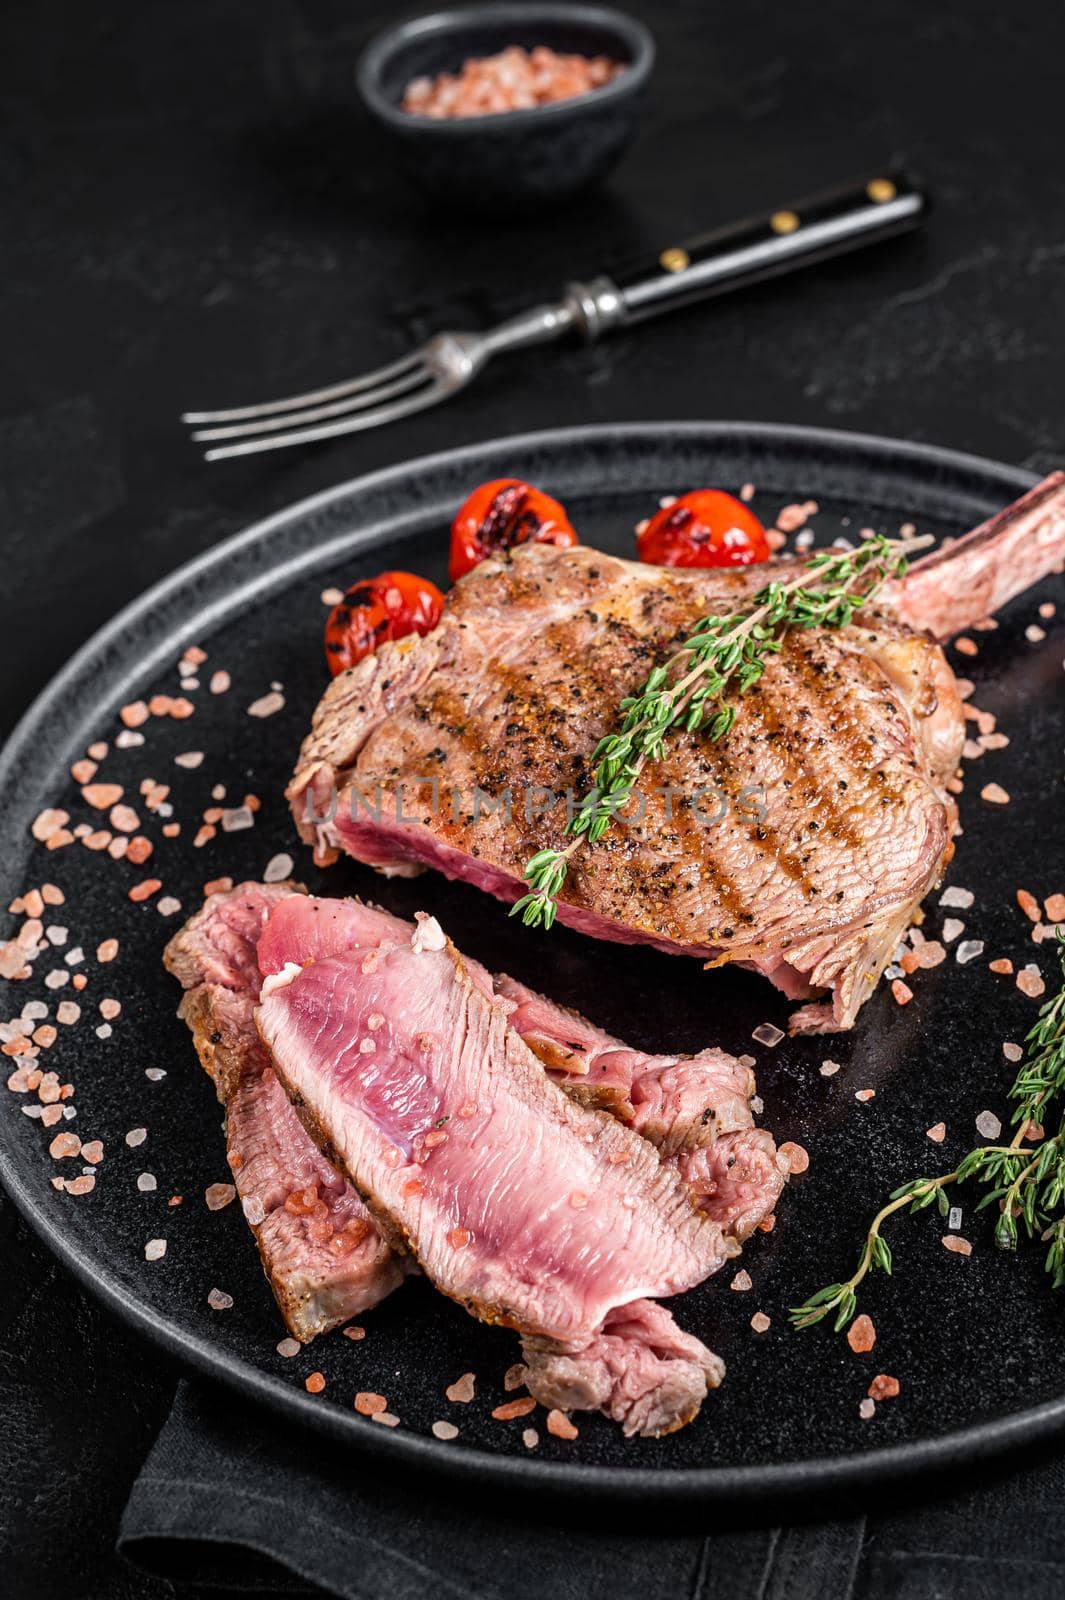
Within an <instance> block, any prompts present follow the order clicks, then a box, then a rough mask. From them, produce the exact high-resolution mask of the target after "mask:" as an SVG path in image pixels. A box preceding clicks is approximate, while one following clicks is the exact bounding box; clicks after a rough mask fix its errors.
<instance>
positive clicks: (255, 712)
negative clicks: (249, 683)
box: [248, 689, 285, 717]
mask: <svg viewBox="0 0 1065 1600" xmlns="http://www.w3.org/2000/svg"><path fill="white" fill-rule="evenodd" d="M284 704H285V697H284V695H283V694H279V693H278V691H277V690H276V689H272V690H271V691H270V693H269V694H264V695H260V697H259V699H258V700H253V701H252V703H251V705H250V706H249V707H248V715H249V717H272V716H274V715H275V713H276V712H278V711H281V710H283V708H284Z"/></svg>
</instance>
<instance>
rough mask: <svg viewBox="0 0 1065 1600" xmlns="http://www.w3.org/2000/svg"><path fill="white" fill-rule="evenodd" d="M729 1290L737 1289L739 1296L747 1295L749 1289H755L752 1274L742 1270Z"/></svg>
mask: <svg viewBox="0 0 1065 1600" xmlns="http://www.w3.org/2000/svg"><path fill="white" fill-rule="evenodd" d="M729 1288H730V1289H735V1290H736V1291H737V1293H738V1294H745V1293H746V1292H747V1290H748V1289H753V1288H754V1283H753V1282H752V1279H751V1275H750V1273H749V1272H748V1271H747V1270H746V1269H745V1268H743V1269H741V1270H740V1271H739V1272H737V1274H736V1276H735V1277H734V1278H733V1280H732V1282H731V1283H730V1284H729Z"/></svg>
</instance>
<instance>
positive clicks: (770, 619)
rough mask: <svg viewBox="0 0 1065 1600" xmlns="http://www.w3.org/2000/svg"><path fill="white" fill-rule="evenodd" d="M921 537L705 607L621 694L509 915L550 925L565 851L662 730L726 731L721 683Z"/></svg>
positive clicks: (839, 624) (847, 554) (878, 573)
mask: <svg viewBox="0 0 1065 1600" xmlns="http://www.w3.org/2000/svg"><path fill="white" fill-rule="evenodd" d="M928 542H929V541H928V540H927V539H887V538H884V537H883V536H882V535H875V536H873V537H872V538H869V539H866V540H865V541H864V543H863V544H861V545H859V546H858V548H857V549H856V550H823V551H821V552H820V553H819V554H818V555H815V556H812V557H811V558H810V559H809V560H808V561H806V562H805V563H804V564H803V566H802V569H801V570H800V572H799V573H798V575H797V576H796V577H794V578H790V579H788V580H786V581H782V580H779V579H778V580H775V581H774V582H772V583H768V584H766V585H765V587H764V588H762V589H759V590H758V592H757V594H755V596H754V597H753V599H752V600H751V601H750V603H749V605H748V606H747V607H746V608H744V609H743V610H741V611H736V612H731V613H728V614H726V615H724V616H707V617H703V618H702V620H701V621H700V622H699V623H698V624H697V625H696V627H695V628H694V629H693V631H692V633H691V634H690V635H689V637H688V638H687V639H685V640H684V642H683V643H682V644H680V645H679V646H678V647H677V649H676V650H675V651H674V652H673V654H672V655H671V656H670V657H669V659H668V660H667V661H666V662H665V663H664V664H663V665H662V666H658V667H655V668H654V669H653V670H652V671H651V672H650V673H649V675H648V677H647V678H646V680H645V681H644V683H643V684H642V686H641V687H640V688H639V689H638V690H637V691H636V693H635V694H631V695H628V696H627V697H626V698H625V699H624V700H622V702H621V711H622V713H623V716H622V722H621V727H620V728H619V730H618V732H617V733H611V734H607V735H606V737H605V738H603V739H601V740H600V741H599V744H598V745H597V746H596V749H595V751H594V752H593V755H592V761H593V762H594V764H595V784H594V787H593V788H592V789H590V790H589V792H588V793H587V794H586V795H585V796H584V797H583V799H582V800H581V801H580V803H579V804H578V806H577V807H576V809H575V811H574V813H573V816H572V817H571V818H570V820H569V822H568V823H567V825H566V832H567V833H568V834H570V835H571V836H572V838H571V842H570V843H569V844H568V845H567V846H566V847H565V849H562V850H555V849H547V850H538V851H537V852H536V854H535V855H533V856H532V857H531V858H530V859H529V860H528V861H527V862H526V863H525V873H524V878H525V882H526V883H527V884H528V886H529V893H528V894H526V895H523V896H522V897H521V899H519V900H518V901H517V902H516V903H515V904H514V906H512V908H511V916H514V915H515V914H517V913H519V912H520V913H521V916H522V921H523V922H524V923H525V924H526V926H528V927H539V926H541V925H542V926H543V927H544V928H550V927H551V925H552V923H553V922H554V920H555V916H556V913H557V910H558V896H559V894H560V892H561V890H562V887H563V885H564V884H565V881H566V874H567V872H568V870H569V861H570V857H571V856H572V855H573V853H574V851H575V850H577V849H578V848H579V847H580V846H581V845H582V844H584V843H587V844H595V843H596V841H597V840H599V839H601V838H602V836H603V834H604V833H605V832H606V830H607V829H608V828H609V826H610V824H611V822H612V821H613V820H614V818H615V817H616V816H617V815H618V813H619V812H620V811H621V810H622V809H623V807H624V806H625V804H626V803H627V801H628V800H629V797H630V796H631V794H632V792H633V790H634V789H635V786H636V784H637V782H638V780H639V776H640V773H641V772H642V771H643V768H644V766H645V764H646V763H647V762H648V761H657V760H659V758H660V757H661V755H662V751H663V749H664V748H665V742H666V738H667V736H668V735H669V734H670V733H671V732H672V731H673V730H674V729H675V728H678V727H683V728H685V729H686V730H687V731H688V732H689V733H693V732H695V730H696V729H698V728H702V727H706V729H707V732H708V734H709V737H710V738H711V739H712V740H717V739H722V738H724V736H725V734H726V733H728V731H729V729H730V728H731V727H732V725H733V723H734V722H735V721H736V714H737V713H736V706H735V703H734V702H733V701H731V700H727V699H726V698H725V696H726V693H727V692H730V691H735V693H737V694H739V695H745V694H747V693H748V692H749V691H750V690H751V689H753V688H754V686H755V684H756V683H758V681H759V680H760V679H761V677H762V675H763V674H764V672H765V670H766V667H767V665H768V661H769V657H770V656H774V655H777V654H779V652H780V650H781V648H782V646H783V641H784V635H785V633H786V632H787V631H788V629H789V628H843V627H846V625H847V624H848V623H849V622H850V621H851V619H852V618H853V616H854V613H855V612H856V611H857V610H858V609H859V607H860V606H863V605H866V604H868V602H869V600H870V599H871V598H872V596H873V595H874V593H875V592H876V591H877V590H878V589H879V588H880V586H881V584H883V583H884V582H885V581H886V580H887V579H888V578H900V577H902V575H903V574H904V572H905V571H906V558H907V556H908V554H909V553H910V552H911V551H913V550H917V549H921V548H923V547H924V546H925V545H926V544H927V543H928Z"/></svg>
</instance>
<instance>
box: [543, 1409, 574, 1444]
mask: <svg viewBox="0 0 1065 1600" xmlns="http://www.w3.org/2000/svg"><path fill="white" fill-rule="evenodd" d="M547 1431H548V1433H550V1434H553V1435H554V1437H555V1438H556V1439H576V1438H577V1429H576V1428H575V1427H574V1425H573V1423H572V1422H571V1421H570V1419H569V1417H567V1415H566V1413H565V1412H564V1411H557V1410H555V1411H549V1412H548V1413H547Z"/></svg>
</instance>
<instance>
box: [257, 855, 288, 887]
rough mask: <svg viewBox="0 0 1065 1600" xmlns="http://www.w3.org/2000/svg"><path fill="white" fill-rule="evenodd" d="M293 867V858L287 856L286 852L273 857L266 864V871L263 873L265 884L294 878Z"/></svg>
mask: <svg viewBox="0 0 1065 1600" xmlns="http://www.w3.org/2000/svg"><path fill="white" fill-rule="evenodd" d="M292 867H293V862H292V857H291V856H290V855H287V854H285V852H284V851H282V852H281V854H280V855H276V856H271V858H270V860H269V861H268V862H267V863H266V869H265V871H264V872H263V882H264V883H281V882H283V881H284V879H285V878H289V877H291V876H292Z"/></svg>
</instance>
